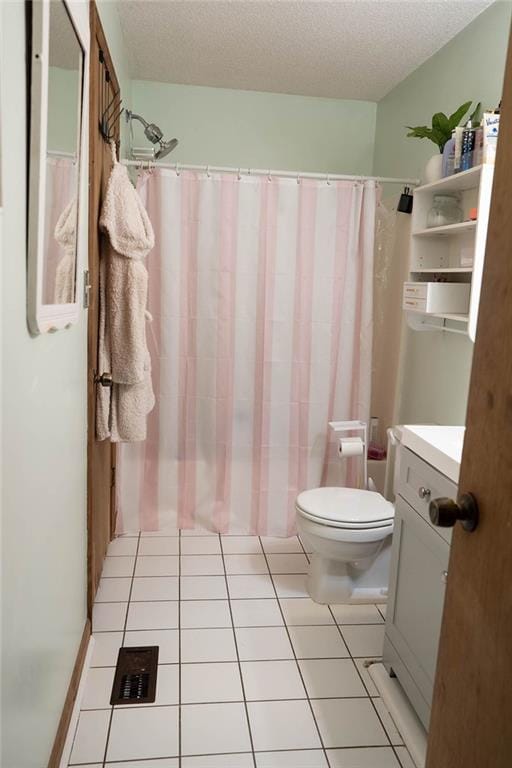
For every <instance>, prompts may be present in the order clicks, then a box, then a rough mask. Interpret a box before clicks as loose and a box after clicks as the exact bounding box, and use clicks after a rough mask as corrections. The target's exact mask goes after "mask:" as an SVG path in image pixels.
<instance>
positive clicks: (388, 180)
mask: <svg viewBox="0 0 512 768" xmlns="http://www.w3.org/2000/svg"><path fill="white" fill-rule="evenodd" d="M121 163H122V164H123V165H128V166H134V167H137V168H144V167H148V168H168V169H170V170H172V171H204V172H205V173H236V174H238V176H241V175H242V174H243V175H244V176H284V177H285V178H289V179H299V178H300V179H320V180H322V181H379V182H381V183H383V184H409V185H410V186H416V187H417V186H418V185H419V183H420V180H419V179H400V178H393V177H389V176H350V175H347V174H340V173H307V172H306V171H305V172H304V173H302V172H301V171H275V170H268V169H267V170H264V169H262V168H228V167H224V166H217V165H182V164H181V163H155V162H151V161H149V163H146V162H145V161H143V160H142V161H141V160H121Z"/></svg>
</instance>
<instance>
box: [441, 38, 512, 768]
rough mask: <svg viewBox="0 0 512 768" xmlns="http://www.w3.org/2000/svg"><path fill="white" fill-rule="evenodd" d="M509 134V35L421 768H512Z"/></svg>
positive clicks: (511, 173) (511, 76) (511, 51)
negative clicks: (469, 513) (474, 511)
mask: <svg viewBox="0 0 512 768" xmlns="http://www.w3.org/2000/svg"><path fill="white" fill-rule="evenodd" d="M511 128H512V34H511V35H510V37H509V45H508V54H507V60H506V67H505V76H504V85H503V107H502V110H501V116H500V135H499V141H498V147H497V154H496V168H495V173H494V184H493V191H492V198H491V209H490V215H489V228H488V234H487V243H486V252H485V263H484V270H483V279H482V290H481V297H480V307H479V317H478V326H477V332H476V338H475V347H474V354H473V365H472V370H471V380H470V388H469V397H468V408H467V416H466V433H465V440H464V448H463V454H462V463H461V471H460V481H459V489H458V493H459V497H460V495H462V494H465V493H472V494H473V495H474V497H475V498H476V501H477V504H478V509H479V522H478V526H477V528H476V530H474V531H473V532H471V533H469V532H467V531H465V530H464V529H463V528H462V527H461V525H460V524H459V523H457V524H456V526H455V529H454V532H453V538H452V547H451V553H450V562H449V568H448V580H447V586H446V599H445V606H444V613H443V622H442V628H441V637H440V643H439V652H438V660H437V669H436V680H435V688H434V698H433V702H432V713H431V720H430V732H429V738H428V750H427V760H426V766H427V768H509V766H510V765H511V764H512V729H511V728H510V717H511V715H512V660H511V653H510V649H511V638H512V599H511V597H510V589H511V586H510V585H511V581H512V504H511V498H512V464H511V461H510V458H509V452H508V447H507V443H506V436H507V434H508V430H509V429H510V424H511V423H512V341H511V339H512V336H511V331H510V329H511V327H512V301H511V296H512V294H511V288H512V258H511V254H512V217H511V215H510V214H511V210H512V203H511V200H512V135H511Z"/></svg>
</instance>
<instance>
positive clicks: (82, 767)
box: [70, 744, 403, 768]
mask: <svg viewBox="0 0 512 768" xmlns="http://www.w3.org/2000/svg"><path fill="white" fill-rule="evenodd" d="M399 746H400V747H401V746H403V745H402V744H400V745H399ZM328 749H333V750H337V751H340V752H341V751H344V750H350V749H354V747H328ZM357 749H361V750H372V749H379V747H375V746H374V745H364V746H362V747H357ZM297 751H300V752H321V751H322V750H321V748H320V747H305V748H302V749H300V750H297V749H295V748H289V749H272V750H267V749H259V750H256V751H255V753H254V754H255V755H259V754H266V753H268V752H272V753H277V754H281V753H284V754H286V753H288V752H297ZM250 754H251V752H250V751H249V750H244V751H242V752H240V751H238V752H202V753H195V754H193V755H184V757H192V758H198V757H212V756H213V757H226V756H232V755H250ZM175 759H176V756H174V755H166V756H163V757H156V758H147V757H142V758H141V757H136V758H135V759H132V760H130V761H129V762H130V763H134V764H136V763H141V765H142V764H143V763H145V762H147V761H148V760H149V761H153V760H156V761H157V762H158V761H159V760H175ZM125 762H126V761H125V760H124V759H123V760H114V761H111V762H110V763H108V764H107V768H109V766H113V768H115V766H116V765H123V764H124V763H125ZM398 762H399V766H400V768H401V766H402V763H401V762H400V760H398ZM90 765H91V763H72V764H70V768H89V766H90Z"/></svg>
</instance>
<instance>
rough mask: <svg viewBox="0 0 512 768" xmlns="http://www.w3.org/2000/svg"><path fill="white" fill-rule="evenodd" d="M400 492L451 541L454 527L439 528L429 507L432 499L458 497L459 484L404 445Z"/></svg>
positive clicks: (401, 459)
mask: <svg viewBox="0 0 512 768" xmlns="http://www.w3.org/2000/svg"><path fill="white" fill-rule="evenodd" d="M397 491H398V493H399V494H400V496H402V497H403V498H404V499H405V500H406V501H408V502H409V504H410V505H411V507H413V508H414V509H415V510H416V511H417V512H418V513H419V514H420V515H421V517H423V519H424V520H425V521H426V522H427V523H428V524H429V525H430V526H431V527H432V529H433V530H434V531H435V532H436V533H437V534H438V535H439V536H442V538H443V539H445V541H447V542H451V538H452V529H451V528H439V527H436V526H433V525H432V523H431V522H430V517H429V514H428V507H429V504H430V501H431V500H432V499H437V498H439V497H440V496H447V497H448V498H451V499H456V498H457V486H456V485H455V483H454V482H452V481H451V480H448V478H447V477H445V476H444V475H442V474H441V472H438V470H437V469H434V467H431V466H430V464H427V462H426V461H424V460H423V459H420V458H419V456H416V454H415V453H413V452H412V451H409V449H408V448H404V447H403V446H402V447H401V448H400V472H399V479H398V489H397Z"/></svg>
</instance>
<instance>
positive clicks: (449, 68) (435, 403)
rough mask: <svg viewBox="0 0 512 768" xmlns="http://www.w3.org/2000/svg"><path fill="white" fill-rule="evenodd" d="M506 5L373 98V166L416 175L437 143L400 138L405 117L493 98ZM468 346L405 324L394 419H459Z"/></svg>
mask: <svg viewBox="0 0 512 768" xmlns="http://www.w3.org/2000/svg"><path fill="white" fill-rule="evenodd" d="M511 12H512V3H510V2H497V3H495V4H494V5H492V6H491V7H490V8H489V9H487V10H486V11H484V13H482V14H481V15H480V16H478V17H477V19H475V21H473V22H472V23H471V24H470V25H469V26H468V27H466V28H465V29H464V30H463V31H462V32H460V33H459V34H458V35H457V36H456V37H455V38H454V39H453V40H451V41H450V42H449V43H448V44H447V45H446V46H444V48H442V49H441V50H440V51H439V52H438V53H437V54H435V55H434V56H433V57H432V58H430V59H429V60H428V61H426V62H425V64H423V65H422V66H421V67H419V68H418V69H417V70H416V71H415V72H413V73H412V74H411V75H410V76H409V77H408V78H407V79H406V80H404V81H403V82H402V83H400V84H399V85H398V86H397V87H396V88H394V89H393V90H392V91H391V92H390V93H389V94H388V95H387V96H386V97H385V98H384V99H382V100H381V101H380V102H379V104H378V108H377V130H376V141H375V163H374V171H375V173H376V174H381V175H393V176H414V177H415V176H418V175H421V171H422V168H423V166H424V164H425V162H426V161H427V160H428V158H429V157H431V155H432V154H433V152H435V146H434V144H432V143H431V142H429V141H427V140H426V139H422V140H419V139H408V138H406V132H407V131H406V128H405V126H406V125H423V124H427V123H429V121H430V119H431V117H432V115H433V114H434V112H437V111H440V110H441V111H443V112H447V113H448V112H452V111H454V110H455V109H456V108H457V107H458V106H459V105H460V104H462V103H463V102H464V101H467V100H469V99H472V100H473V101H475V102H476V101H481V102H482V104H483V105H484V106H490V107H492V106H495V105H496V104H497V103H498V102H499V100H500V98H501V96H500V95H501V89H502V82H503V73H504V68H505V57H506V50H507V42H508V35H509V31H510V17H511ZM472 354H473V345H472V344H471V342H470V341H469V339H468V338H466V337H463V336H456V335H454V334H448V333H425V332H424V333H419V332H413V331H409V333H408V334H407V343H406V351H405V361H404V365H405V370H404V387H403V393H402V409H401V415H400V420H401V421H403V422H438V423H444V424H462V423H464V420H465V413H466V403H467V393H468V386H469V375H470V371H471V358H472Z"/></svg>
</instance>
